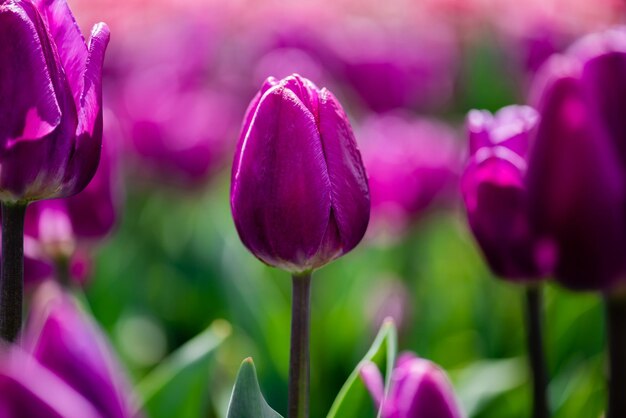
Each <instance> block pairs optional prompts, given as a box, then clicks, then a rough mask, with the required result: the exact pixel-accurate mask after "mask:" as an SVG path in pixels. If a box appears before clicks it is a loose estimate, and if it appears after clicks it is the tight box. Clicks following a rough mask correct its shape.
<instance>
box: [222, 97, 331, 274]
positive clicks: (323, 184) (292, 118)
mask: <svg viewBox="0 0 626 418" xmlns="http://www.w3.org/2000/svg"><path fill="white" fill-rule="evenodd" d="M250 126H251V127H250V129H249V130H248V132H247V133H246V134H245V138H244V139H243V141H241V153H240V154H239V155H240V157H239V159H238V160H236V161H235V162H234V167H233V181H232V190H231V208H232V210H233V217H234V219H235V224H236V226H237V230H238V232H239V235H240V237H241V239H242V241H243V243H244V244H245V245H246V246H247V247H248V248H249V249H250V251H251V252H252V253H253V254H255V255H256V256H257V257H259V258H260V259H261V260H263V261H264V262H266V263H268V264H271V265H275V266H281V267H283V268H285V269H287V270H291V271H294V269H298V270H300V271H305V270H307V269H310V268H311V267H312V266H311V265H310V261H311V257H313V256H314V255H315V253H316V252H317V250H318V248H319V247H320V244H321V242H322V238H323V236H324V233H325V232H326V230H327V227H328V221H329V216H330V210H331V206H330V200H331V197H330V180H329V178H328V172H327V169H326V162H325V161H324V152H323V150H322V144H321V141H320V137H319V134H318V131H317V127H316V125H315V119H314V117H313V115H312V114H311V112H310V111H309V110H308V109H307V108H306V107H305V106H304V104H303V103H302V102H301V101H300V100H299V99H298V98H297V97H296V95H295V94H294V93H293V92H291V91H290V90H288V89H286V88H285V87H283V86H275V87H273V88H271V89H270V90H268V91H267V92H266V93H265V95H264V96H263V97H262V99H261V101H260V103H259V106H258V108H257V111H256V113H255V115H254V117H253V118H252V121H251V124H250ZM296 266H299V267H296Z"/></svg>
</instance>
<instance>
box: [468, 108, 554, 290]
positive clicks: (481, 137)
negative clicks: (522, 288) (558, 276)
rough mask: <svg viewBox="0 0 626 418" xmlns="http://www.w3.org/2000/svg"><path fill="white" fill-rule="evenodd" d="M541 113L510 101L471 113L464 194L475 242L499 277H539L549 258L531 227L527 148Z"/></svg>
mask: <svg viewBox="0 0 626 418" xmlns="http://www.w3.org/2000/svg"><path fill="white" fill-rule="evenodd" d="M538 121H539V115H538V114H537V112H536V111H535V110H534V109H532V108H530V107H528V106H508V107H505V108H503V109H501V110H500V111H498V113H496V114H495V115H491V114H490V113H489V112H487V111H478V110H472V111H471V112H470V113H469V115H468V117H467V129H468V135H469V148H470V158H469V161H468V163H467V166H466V168H465V172H464V173H463V178H462V185H461V189H462V193H463V198H464V200H465V206H466V209H467V217H468V220H469V224H470V227H471V229H472V232H473V233H474V236H475V237H476V241H478V244H479V245H480V247H481V249H482V251H483V254H484V255H485V258H486V259H487V261H488V263H489V265H490V267H491V269H492V270H493V272H494V273H495V274H497V275H498V276H500V277H504V278H507V279H513V280H537V279H539V278H541V277H543V276H544V275H545V274H546V273H548V272H547V271H545V269H546V268H547V267H546V266H544V265H543V264H542V263H548V264H549V263H550V260H549V257H550V254H549V253H548V254H542V253H541V251H542V250H543V249H542V248H541V247H540V245H539V242H538V240H537V238H536V236H535V235H534V233H533V232H532V230H531V226H530V220H529V213H528V205H529V202H528V191H527V189H526V185H525V180H526V171H527V161H526V159H527V153H528V147H529V141H530V138H531V135H532V134H533V133H534V131H535V129H536V126H537V123H538Z"/></svg>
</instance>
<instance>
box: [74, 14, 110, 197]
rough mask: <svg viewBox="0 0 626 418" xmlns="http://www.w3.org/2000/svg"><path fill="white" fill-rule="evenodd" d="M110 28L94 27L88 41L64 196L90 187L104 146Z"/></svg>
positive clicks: (102, 24) (101, 24)
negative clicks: (105, 69)
mask: <svg viewBox="0 0 626 418" xmlns="http://www.w3.org/2000/svg"><path fill="white" fill-rule="evenodd" d="M109 38H110V32H109V28H108V26H107V25H106V24H104V23H98V24H97V25H95V26H94V27H93V29H92V32H91V38H90V39H89V56H88V58H87V63H86V67H85V71H84V73H83V82H82V87H83V89H82V91H81V93H80V105H79V108H78V128H77V131H76V134H77V137H76V148H75V151H74V153H73V154H72V158H71V159H70V161H69V164H68V168H67V172H66V177H65V179H66V181H65V187H64V191H63V196H65V197H67V196H71V195H74V194H76V193H78V192H80V191H81V190H83V189H84V188H85V186H87V184H88V183H89V181H90V180H91V179H92V177H93V176H94V174H95V172H96V169H97V168H98V161H99V160H100V149H101V147H102V129H103V124H102V66H103V64H104V52H105V51H106V48H107V45H108V43H109Z"/></svg>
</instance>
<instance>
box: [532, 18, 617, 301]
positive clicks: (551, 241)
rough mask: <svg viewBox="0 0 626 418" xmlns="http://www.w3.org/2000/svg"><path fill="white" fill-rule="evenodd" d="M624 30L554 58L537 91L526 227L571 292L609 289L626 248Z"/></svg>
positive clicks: (599, 36) (582, 43)
mask: <svg viewBox="0 0 626 418" xmlns="http://www.w3.org/2000/svg"><path fill="white" fill-rule="evenodd" d="M625 75H626V29H624V28H620V29H614V30H609V31H607V32H604V33H600V34H594V35H590V36H588V37H585V38H583V39H582V40H580V41H579V42H577V43H576V44H575V45H574V46H573V47H572V48H571V49H570V50H568V51H567V53H566V55H563V56H556V57H553V58H552V59H551V60H550V61H548V63H546V66H545V67H544V68H543V70H542V71H541V74H540V75H539V76H538V78H537V80H536V84H535V86H534V90H535V96H536V100H537V103H538V105H537V108H538V109H539V111H540V114H541V121H540V123H539V126H538V131H537V138H536V142H535V144H534V146H533V151H532V153H531V157H530V160H529V173H528V185H529V186H528V190H529V201H530V206H531V207H530V209H531V219H532V221H533V224H534V226H535V228H536V230H537V231H538V233H539V234H540V237H541V239H542V240H543V241H544V245H545V246H547V247H549V248H550V249H551V252H552V253H553V254H554V256H553V258H554V260H553V264H554V274H555V277H556V278H557V279H558V280H559V281H560V282H561V283H562V284H563V285H565V286H567V287H570V288H572V289H579V290H587V289H607V288H609V287H611V286H612V285H614V284H615V282H616V281H617V280H619V279H620V277H623V275H624V268H625V259H624V256H623V252H624V248H626V218H625V217H626V206H625V204H626V200H625V199H626V178H625V176H624V174H625V172H624V170H625V169H626V119H624V117H623V111H622V110H623V109H624V108H626V77H625Z"/></svg>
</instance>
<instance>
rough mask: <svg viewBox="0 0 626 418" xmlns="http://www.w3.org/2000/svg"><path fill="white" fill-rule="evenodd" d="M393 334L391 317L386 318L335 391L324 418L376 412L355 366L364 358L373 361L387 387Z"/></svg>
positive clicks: (393, 352) (392, 358)
mask: <svg viewBox="0 0 626 418" xmlns="http://www.w3.org/2000/svg"><path fill="white" fill-rule="evenodd" d="M396 352H397V336H396V327H395V325H394V324H393V321H391V320H386V321H385V322H384V323H383V325H382V327H381V328H380V331H379V332H378V335H377V336H376V339H375V340H374V343H373V344H372V346H371V347H370V349H369V351H368V352H367V354H365V357H363V359H362V360H361V361H360V362H359V364H358V366H357V367H356V369H354V371H353V372H352V374H350V377H348V380H347V381H346V383H345V384H344V385H343V387H342V388H341V390H340V391H339V395H337V398H336V399H335V402H333V405H332V407H331V408H330V412H329V413H328V416H327V418H364V417H374V416H377V411H376V410H375V407H374V402H373V400H372V398H371V396H370V394H369V392H368V391H367V389H366V387H365V384H364V383H363V381H362V380H361V377H360V376H359V370H360V369H361V366H362V365H363V363H364V362H367V361H371V362H373V363H375V364H376V365H377V366H378V368H379V369H380V370H381V372H382V373H383V376H385V387H389V380H390V379H391V371H392V370H393V364H394V362H395V359H396Z"/></svg>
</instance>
